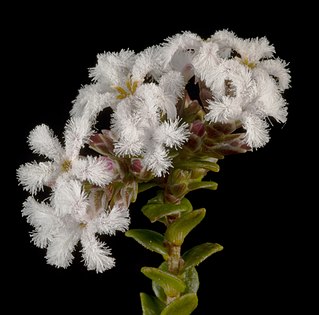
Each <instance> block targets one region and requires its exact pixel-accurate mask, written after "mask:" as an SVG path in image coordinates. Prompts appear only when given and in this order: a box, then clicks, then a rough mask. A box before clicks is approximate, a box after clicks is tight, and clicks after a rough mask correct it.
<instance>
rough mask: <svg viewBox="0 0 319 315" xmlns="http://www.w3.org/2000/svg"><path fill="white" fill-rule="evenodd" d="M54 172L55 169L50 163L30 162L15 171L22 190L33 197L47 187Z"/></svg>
mask: <svg viewBox="0 0 319 315" xmlns="http://www.w3.org/2000/svg"><path fill="white" fill-rule="evenodd" d="M54 171H55V167H54V165H53V164H52V163H51V162H40V163H36V162H32V163H26V164H24V165H21V166H20V167H19V169H18V170H17V177H18V181H19V184H20V185H22V186H23V188H24V190H26V191H28V192H30V193H31V195H34V194H36V193H37V192H38V191H40V190H42V189H43V186H44V185H46V184H47V185H48V183H49V182H50V178H51V176H52V174H53V173H54Z"/></svg>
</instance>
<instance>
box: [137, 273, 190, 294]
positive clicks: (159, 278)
mask: <svg viewBox="0 0 319 315" xmlns="http://www.w3.org/2000/svg"><path fill="white" fill-rule="evenodd" d="M141 272H142V273H143V274H144V275H145V276H146V277H148V278H150V279H151V280H153V281H155V282H156V283H158V284H159V285H160V286H161V287H162V288H163V289H164V292H165V294H166V295H167V296H170V297H172V296H176V295H177V294H178V293H181V292H183V291H184V290H185V287H186V286H185V283H184V282H183V281H182V280H181V279H180V278H178V277H177V276H175V275H173V274H171V273H169V272H166V271H163V270H160V269H159V268H153V267H143V268H142V269H141Z"/></svg>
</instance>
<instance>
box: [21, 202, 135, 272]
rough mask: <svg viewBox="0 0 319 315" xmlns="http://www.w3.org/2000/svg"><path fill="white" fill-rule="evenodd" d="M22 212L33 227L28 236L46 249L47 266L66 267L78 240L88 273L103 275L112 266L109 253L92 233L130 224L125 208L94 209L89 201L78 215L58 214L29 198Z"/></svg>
mask: <svg viewBox="0 0 319 315" xmlns="http://www.w3.org/2000/svg"><path fill="white" fill-rule="evenodd" d="M87 201H89V200H87ZM22 213H23V215H24V216H27V220H28V222H29V223H30V224H31V225H32V226H33V227H34V231H33V232H32V234H31V237H32V240H33V242H34V243H35V245H36V246H38V247H41V248H47V254H46V258H47V262H48V263H49V264H51V265H54V266H56V267H62V268H66V267H68V266H69V265H70V264H71V262H72V260H73V258H74V257H73V254H72V253H73V251H74V248H75V246H76V245H77V243H78V242H79V241H80V242H81V244H82V250H81V252H82V257H83V260H84V263H85V265H86V266H87V268H88V270H95V271H96V272H103V271H105V270H107V269H110V268H112V267H113V266H114V264H115V259H114V258H113V257H112V256H111V250H110V249H109V248H108V247H107V246H106V245H105V244H104V243H102V242H101V241H99V240H98V239H97V238H96V234H100V235H102V234H106V235H114V234H115V232H116V231H122V232H124V231H126V230H127V228H128V225H129V222H130V220H129V214H128V209H124V208H120V207H118V206H114V207H113V209H108V210H107V211H105V210H104V209H102V208H100V209H96V208H95V205H94V204H92V203H91V202H90V203H89V204H87V209H86V212H85V213H82V214H81V215H80V214H78V215H77V216H73V215H71V214H65V215H60V214H59V213H58V212H57V211H56V209H54V207H53V206H52V205H48V204H45V203H43V202H42V203H38V202H37V201H36V200H35V199H34V198H33V197H29V198H28V199H27V200H26V202H25V203H24V208H23V210H22Z"/></svg>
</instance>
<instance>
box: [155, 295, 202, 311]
mask: <svg viewBox="0 0 319 315" xmlns="http://www.w3.org/2000/svg"><path fill="white" fill-rule="evenodd" d="M197 305H198V299H197V295H196V294H195V293H188V294H185V295H183V296H181V297H180V298H177V299H176V300H174V301H173V302H172V303H170V304H168V305H167V306H166V307H165V308H164V310H163V311H162V313H161V314H160V315H190V314H191V313H192V312H193V311H194V310H195V308H196V307H197Z"/></svg>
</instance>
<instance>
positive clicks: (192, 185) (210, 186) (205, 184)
mask: <svg viewBox="0 0 319 315" xmlns="http://www.w3.org/2000/svg"><path fill="white" fill-rule="evenodd" d="M217 186H218V184H217V183H216V182H213V181H209V182H195V183H190V184H189V185H188V189H189V190H190V191H192V190H196V189H202V188H203V189H210V190H216V189H217Z"/></svg>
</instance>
